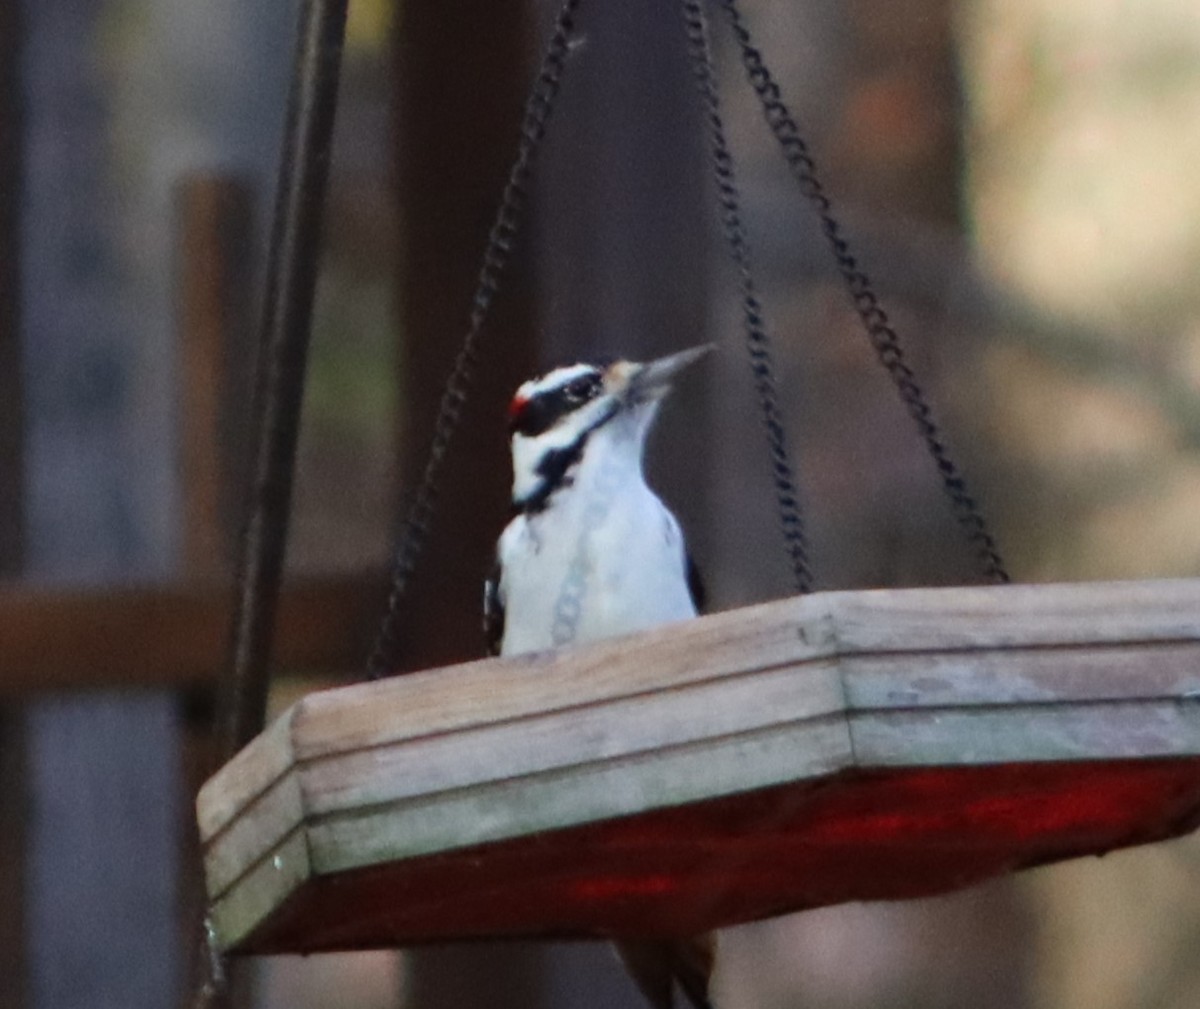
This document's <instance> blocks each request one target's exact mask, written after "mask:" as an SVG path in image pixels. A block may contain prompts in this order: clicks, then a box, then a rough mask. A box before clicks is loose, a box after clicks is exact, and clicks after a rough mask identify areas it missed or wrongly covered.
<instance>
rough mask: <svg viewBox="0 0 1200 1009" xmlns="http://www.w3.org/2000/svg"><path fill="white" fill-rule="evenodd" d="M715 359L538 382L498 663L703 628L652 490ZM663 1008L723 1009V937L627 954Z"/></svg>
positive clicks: (515, 427)
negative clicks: (665, 414) (693, 386)
mask: <svg viewBox="0 0 1200 1009" xmlns="http://www.w3.org/2000/svg"><path fill="white" fill-rule="evenodd" d="M708 350H709V348H708V347H698V348H694V349H691V350H685V351H682V352H680V353H678V354H672V355H670V356H668V357H663V358H659V359H657V360H655V361H650V362H647V363H636V362H632V361H617V362H615V363H612V364H609V365H606V366H603V365H593V364H574V365H570V366H568V367H564V368H557V369H555V370H554V371H551V372H549V373H548V374H546V375H544V376H542V377H540V378H536V379H533V380H531V381H529V382H526V383H525V384H524V385H522V386H521V387H520V388H519V389H518V390H517V393H516V395H515V396H514V397H513V401H512V406H511V408H510V411H509V425H510V432H511V436H512V457H513V495H512V503H513V508H514V510H515V511H516V515H515V516H514V517H513V519H512V521H511V522H510V523H509V524H508V526H507V527H506V528H505V530H504V532H503V534H502V535H501V537H500V542H499V544H498V546H497V551H496V567H495V569H494V570H493V573H492V577H490V578H489V579H488V581H487V583H486V586H485V590H484V629H485V633H486V635H487V639H488V648H489V651H490V652H491V653H492V654H502V655H514V654H518V653H521V652H531V651H540V650H543V649H547V648H554V647H558V646H560V645H566V644H570V643H572V642H586V641H596V640H599V639H601V638H607V637H613V636H615V635H619V634H630V633H633V632H635V631H640V630H646V629H648V628H650V627H656V626H658V625H660V624H664V623H669V622H672V621H675V620H686V619H688V618H691V617H694V616H696V614H697V613H698V612H699V611H700V609H701V607H702V605H703V599H702V593H701V590H700V583H699V579H698V578H697V576H696V571H695V567H694V566H693V564H692V562H691V558H690V556H689V554H688V552H687V547H686V545H685V544H684V540H683V534H682V532H681V531H680V527H679V523H678V522H677V521H676V519H675V516H674V515H672V514H671V512H670V511H669V510H668V509H667V507H666V505H664V504H663V503H662V501H661V500H660V499H659V497H658V495H656V494H655V493H654V491H652V490H651V489H650V487H649V486H648V485H647V484H646V481H645V478H644V476H643V472H642V460H643V454H644V450H645V444H646V437H647V435H648V434H649V432H650V429H651V426H652V425H653V423H654V419H655V417H656V415H657V413H658V409H659V405H660V403H661V401H662V399H663V397H664V396H665V395H666V394H667V392H668V391H669V389H670V383H671V380H672V379H673V378H674V377H675V375H676V374H678V372H679V371H680V370H681V369H683V368H684V367H686V366H687V365H689V364H691V363H692V362H694V361H696V360H698V359H699V358H701V357H702V356H703V355H704V354H705V353H707V351H708ZM617 949H618V952H619V953H620V955H621V959H622V960H623V961H624V963H625V965H626V967H627V968H628V969H629V971H630V973H631V975H632V976H633V978H634V980H635V981H636V982H637V984H638V987H639V988H640V989H641V991H642V992H643V994H645V996H646V997H647V999H648V1000H649V1001H650V1002H651V1004H652V1005H653V1006H654V1007H655V1009H671V1006H672V997H673V996H672V993H673V990H674V988H675V987H676V986H678V987H679V988H680V989H682V990H683V991H684V992H685V994H686V995H687V996H688V999H689V1000H690V1001H691V1002H692V1004H693V1005H694V1006H696V1009H710V1003H709V1000H708V994H707V992H708V978H709V973H710V968H711V963H712V944H711V940H710V938H709V937H700V938H696V939H687V940H680V941H678V942H675V941H669V942H663V941H654V942H650V941H647V942H626V943H617Z"/></svg>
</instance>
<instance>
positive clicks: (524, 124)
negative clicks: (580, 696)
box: [367, 0, 581, 680]
mask: <svg viewBox="0 0 1200 1009" xmlns="http://www.w3.org/2000/svg"><path fill="white" fill-rule="evenodd" d="M580 3H581V0H566V2H565V3H564V4H563V6H562V9H561V10H560V11H559V15H558V19H557V21H556V22H555V25H554V31H553V33H552V34H551V36H550V41H549V43H548V45H547V47H546V54H545V56H544V57H543V58H542V65H541V69H540V71H539V73H538V77H537V80H536V81H535V82H534V86H533V91H532V92H531V94H530V96H529V99H528V101H527V102H526V104H525V112H524V116H523V118H522V121H521V138H520V143H519V146H518V149H517V159H516V162H515V163H514V164H513V167H512V170H511V171H510V172H509V176H508V181H507V183H506V184H505V186H504V192H503V194H502V195H501V197H500V208H499V210H498V211H497V213H496V220H495V222H494V223H493V224H492V229H491V232H490V233H489V234H488V240H487V245H486V247H485V248H484V252H483V265H482V266H481V267H480V269H479V280H478V282H477V284H476V288H475V296H474V298H473V299H472V304H471V316H470V321H469V324H468V326H467V335H466V337H465V338H464V339H463V345H462V349H461V350H460V351H459V353H458V357H457V358H456V359H455V362H454V368H453V369H452V371H451V372H450V377H449V378H448V379H447V380H446V387H445V390H444V391H443V393H442V399H441V402H440V403H439V405H438V412H437V418H436V420H435V421H434V433H433V442H432V444H431V445H430V448H429V456H428V459H427V460H426V463H425V470H424V472H423V473H422V475H421V482H420V484H418V486H417V491H416V494H415V495H414V497H413V499H412V504H411V505H410V507H409V510H408V514H407V515H406V517H405V521H404V527H403V529H402V530H401V533H400V539H399V544H398V546H397V548H396V558H395V562H394V564H393V567H392V581H391V590H390V592H389V594H388V601H387V613H386V615H385V616H384V618H383V623H382V626H381V627H380V630H379V636H378V637H377V638H376V640H375V645H374V647H373V648H372V650H371V655H370V658H369V659H368V662H367V674H368V676H369V677H370V678H371V679H373V680H375V679H379V678H380V677H382V676H387V675H389V674H390V673H392V672H393V671H394V670H395V669H396V667H397V666H398V665H399V624H400V601H401V599H402V598H403V596H404V591H405V589H406V588H407V586H408V580H409V578H410V577H411V575H412V572H413V568H414V567H415V565H416V562H417V559H418V558H419V557H420V555H421V551H422V549H424V546H425V541H426V539H427V538H428V535H429V526H430V522H431V521H432V518H433V505H434V501H435V499H436V497H437V481H438V476H439V474H440V472H441V468H442V463H443V461H444V459H445V457H446V450H447V449H448V448H449V446H450V441H451V439H452V438H453V437H454V432H455V431H456V430H457V428H458V425H459V422H460V420H461V417H462V409H463V405H464V404H465V403H466V399H467V390H468V387H469V385H470V382H471V372H472V370H473V368H474V367H475V365H476V363H477V360H478V346H477V345H478V343H479V335H480V332H481V331H482V329H483V324H484V321H485V320H486V319H487V315H488V311H489V310H490V309H491V306H492V300H493V299H494V298H495V296H496V292H497V291H498V290H499V287H500V275H501V274H502V273H503V272H504V268H505V266H506V265H507V264H508V259H509V254H510V253H511V252H512V246H513V242H514V241H515V239H516V237H517V232H518V228H519V225H520V219H521V213H522V212H523V211H524V209H525V204H526V203H527V202H528V196H527V193H526V189H527V187H528V184H529V175H530V170H531V168H532V166H533V162H534V160H535V158H536V157H537V153H538V150H539V148H540V146H541V142H542V138H543V137H544V136H545V133H546V123H547V121H548V120H549V118H550V113H551V112H552V111H553V108H554V100H555V98H556V97H557V96H558V89H559V83H560V81H561V80H562V74H563V68H564V67H565V65H566V60H567V56H568V54H569V50H570V41H571V33H572V32H573V31H574V28H575V13H576V11H577V9H578V8H579V5H580Z"/></svg>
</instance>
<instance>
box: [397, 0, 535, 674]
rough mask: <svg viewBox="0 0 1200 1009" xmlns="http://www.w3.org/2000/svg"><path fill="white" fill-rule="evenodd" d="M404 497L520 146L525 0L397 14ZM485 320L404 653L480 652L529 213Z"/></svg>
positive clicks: (527, 369) (530, 342) (500, 507)
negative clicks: (483, 595) (483, 599)
mask: <svg viewBox="0 0 1200 1009" xmlns="http://www.w3.org/2000/svg"><path fill="white" fill-rule="evenodd" d="M396 43H397V48H396V60H397V81H398V85H397V110H396V114H397V127H398V129H397V137H398V140H397V167H398V176H399V183H400V188H399V201H398V203H399V210H400V215H401V219H402V221H403V229H402V232H401V244H402V246H403V248H402V255H401V256H400V261H401V262H402V263H403V271H404V272H403V274H402V276H401V297H400V304H401V326H402V329H401V339H400V353H399V362H400V382H401V400H400V425H401V430H402V432H403V435H404V436H403V439H402V448H401V500H402V501H404V500H407V499H409V498H410V497H411V495H412V494H413V493H414V491H415V488H416V484H417V481H418V480H419V479H420V474H421V471H422V469H423V468H424V465H425V458H426V454H427V452H428V447H429V443H430V439H431V437H432V432H433V419H434V416H435V414H436V412H437V404H438V401H439V399H440V397H441V391H442V386H443V385H444V383H445V381H446V376H447V375H448V374H449V373H450V369H451V367H452V365H453V362H454V358H455V355H456V354H457V353H458V350H459V347H460V345H461V343H462V339H463V336H464V335H465V333H466V330H467V322H468V316H469V312H470V307H471V295H472V291H473V290H474V287H475V283H476V278H477V276H478V272H479V265H480V259H481V256H482V253H483V248H484V243H485V241H486V239H487V234H488V229H489V228H490V226H491V223H492V219H493V217H494V216H495V214H496V208H497V205H498V202H499V199H500V193H501V190H502V188H503V185H504V181H505V178H506V176H507V174H508V171H509V168H510V166H511V164H512V162H513V159H514V158H515V156H516V152H517V140H518V136H519V125H520V117H521V106H522V101H523V99H524V95H525V91H526V88H527V86H528V84H529V81H528V79H527V62H526V54H527V52H528V51H529V47H530V17H529V5H528V4H525V3H520V4H515V5H514V4H508V5H505V9H504V10H503V13H501V12H500V11H499V9H498V8H497V7H496V6H495V5H494V4H491V3H489V2H487V0H436V2H429V0H421V2H415V3H409V4H405V7H404V16H403V17H402V18H399V19H398V23H397V34H396ZM524 223H525V227H524V229H523V234H522V235H521V237H520V239H519V245H520V246H522V247H525V253H522V254H519V255H518V257H517V259H518V261H516V262H513V263H512V264H510V267H509V269H508V271H507V273H506V275H505V276H504V278H503V290H502V291H501V292H500V294H499V296H498V298H497V300H496V304H495V309H494V311H493V313H492V317H491V318H490V320H489V322H488V323H487V326H486V327H485V331H484V334H483V341H482V344H483V349H482V363H481V365H480V367H479V368H477V369H476V375H475V381H474V383H473V386H472V397H471V400H470V402H469V403H468V405H467V408H466V410H465V414H464V417H463V423H462V427H461V429H460V431H459V433H458V436H457V437H456V438H455V441H454V444H453V446H452V448H451V451H450V453H449V455H448V457H447V461H446V466H445V468H444V470H443V473H442V479H441V481H440V483H441V488H440V493H439V495H438V500H437V511H436V516H435V521H434V524H433V530H432V534H431V536H430V539H429V543H428V546H427V548H426V550H425V556H424V557H423V558H422V559H421V563H420V564H419V565H418V566H417V570H416V572H415V574H414V577H413V579H412V583H411V585H410V588H409V591H408V593H407V595H406V596H405V598H404V600H403V604H402V605H403V609H402V614H401V622H400V623H401V626H400V635H399V636H400V643H401V660H400V664H401V666H402V667H403V668H406V669H412V668H420V667H421V666H426V665H433V664H442V663H445V662H450V661H456V660H461V659H464V658H472V657H475V656H478V655H481V654H482V653H483V633H482V630H481V626H480V619H481V617H480V602H479V600H480V592H481V589H482V583H483V578H484V577H485V576H486V575H487V573H488V569H489V568H490V566H491V558H492V551H493V549H494V544H495V541H496V537H497V536H498V535H499V533H500V530H501V528H502V526H503V524H504V522H505V521H506V520H507V507H508V498H509V489H508V488H509V482H510V479H511V478H510V471H509V462H508V446H507V432H506V429H505V419H504V417H505V415H504V405H505V404H506V403H507V402H508V398H509V397H510V396H511V394H512V390H513V389H514V388H516V386H517V384H518V383H519V382H521V381H522V380H524V379H525V378H527V377H528V376H529V374H530V373H531V372H532V371H533V370H534V368H535V363H534V362H535V361H536V358H537V353H536V347H537V326H536V324H535V320H534V310H533V295H532V290H531V284H530V282H529V278H528V272H527V271H525V270H522V269H521V268H520V267H521V262H520V260H522V259H524V260H525V261H526V262H527V261H528V255H527V252H528V244H529V242H530V241H531V229H530V228H529V224H530V223H531V222H529V221H528V220H526V221H525V222H524Z"/></svg>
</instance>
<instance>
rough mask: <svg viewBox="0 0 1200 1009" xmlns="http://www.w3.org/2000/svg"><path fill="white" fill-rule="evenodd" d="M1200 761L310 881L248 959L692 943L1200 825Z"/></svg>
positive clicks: (734, 804)
mask: <svg viewBox="0 0 1200 1009" xmlns="http://www.w3.org/2000/svg"><path fill="white" fill-rule="evenodd" d="M1197 810H1200V759H1197V758H1180V759H1166V760H1144V761H1115V762H1091V763H1087V762H1073V763H1072V762H1067V763H1048V764H1015V765H1014V764H1008V765H1001V766H993V767H975V768H970V767H967V768H964V767H959V768H954V769H949V770H941V769H916V770H913V769H909V770H901V771H872V772H854V773H847V774H843V775H839V776H837V777H834V778H832V779H829V780H827V781H825V782H823V783H819V784H811V783H810V784H807V785H788V786H784V787H780V788H773V789H767V790H763V791H759V792H753V793H748V794H745V795H737V796H730V797H726V798H722V799H717V800H713V801H709V802H704V803H697V804H694V805H689V806H684V807H680V808H677V809H671V810H662V811H657V812H654V813H649V814H645V815H642V816H638V817H631V818H627V819H621V820H613V821H608V822H605V823H601V824H596V825H592V826H589V827H586V828H579V829H573V830H565V831H558V832H554V833H549V834H541V835H537V836H534V837H529V838H524V839H520V840H515V841H510V842H505V843H500V844H493V845H487V846H483V847H478V848H472V849H466V850H463V851H461V852H452V853H448V854H441V855H437V856H431V857H426V858H419V859H413V860H409V861H404V862H397V863H392V864H389V865H386V866H380V867H375V868H372V869H369V870H360V871H354V872H348V873H343V874H341V875H338V876H331V877H325V878H321V879H316V880H310V881H309V882H308V883H307V884H305V886H303V887H302V888H301V889H300V891H298V892H297V894H296V895H295V896H294V897H293V898H292V899H291V900H290V901H289V902H287V903H286V904H284V905H283V907H281V908H280V909H279V911H277V912H276V914H275V915H274V916H273V917H272V918H271V919H269V920H268V921H267V922H266V923H265V924H264V925H263V926H262V927H261V928H260V929H259V931H258V932H257V934H256V935H255V936H254V939H253V941H252V942H251V943H250V944H248V945H247V947H246V948H245V950H244V951H246V952H272V951H313V950H319V949H350V948H360V947H365V946H402V945H412V944H415V943H419V942H423V941H440V940H446V939H463V938H472V937H483V936H516V935H590V936H604V935H614V934H623V935H629V936H635V935H644V936H653V935H672V934H687V933H691V932H697V931H702V930H704V929H707V928H712V927H715V926H720V925H729V924H733V923H735V922H740V921H747V920H752V919H756V918H764V917H770V916H773V915H776V914H782V913H784V912H788V911H796V910H801V909H804V908H811V907H818V906H821V905H826V904H835V903H840V902H843V901H850V900H879V899H895V898H904V897H916V896H925V895H929V894H934V893H940V892H943V891H946V890H951V889H954V888H956V887H960V886H964V885H967V884H969V883H972V882H975V881H977V880H981V879H984V878H986V877H988V876H993V875H996V874H998V873H1002V872H1006V871H1010V870H1013V869H1019V868H1024V867H1027V866H1031V865H1036V864H1040V863H1044V862H1050V861H1055V860H1058V859H1063V858H1071V857H1075V856H1079V855H1086V854H1102V853H1104V852H1105V851H1108V850H1111V849H1112V848H1117V847H1123V846H1126V845H1131V844H1138V843H1143V842H1145V841H1151V840H1158V839H1163V838H1167V837H1172V836H1175V835H1177V834H1180V833H1183V832H1185V831H1186V830H1189V829H1191V827H1192V826H1194V825H1195V818H1196V814H1197Z"/></svg>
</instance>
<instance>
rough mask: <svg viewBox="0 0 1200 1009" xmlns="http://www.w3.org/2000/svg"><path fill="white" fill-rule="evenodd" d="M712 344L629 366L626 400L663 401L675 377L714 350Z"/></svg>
mask: <svg viewBox="0 0 1200 1009" xmlns="http://www.w3.org/2000/svg"><path fill="white" fill-rule="evenodd" d="M713 348H714V345H713V344H711V343H706V344H702V345H701V346H699V347H691V348H689V349H688V350H681V351H679V352H678V353H676V354H668V355H667V356H666V357H660V358H656V359H655V360H653V361H647V362H646V363H645V364H631V365H629V366H628V367H629V369H630V372H629V374H628V376H627V379H626V386H625V393H624V398H625V399H626V400H627V401H628V402H630V403H638V402H644V401H646V400H651V399H661V398H662V397H663V396H665V395H666V394H667V392H668V390H669V389H670V388H671V381H672V379H674V377H675V376H676V375H677V374H678V373H679V372H681V371H683V369H684V368H686V367H687V366H688V365H689V364H693V363H695V362H696V361H699V360H700V358H702V357H704V356H705V355H706V354H708V352H709V351H711V350H713Z"/></svg>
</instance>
